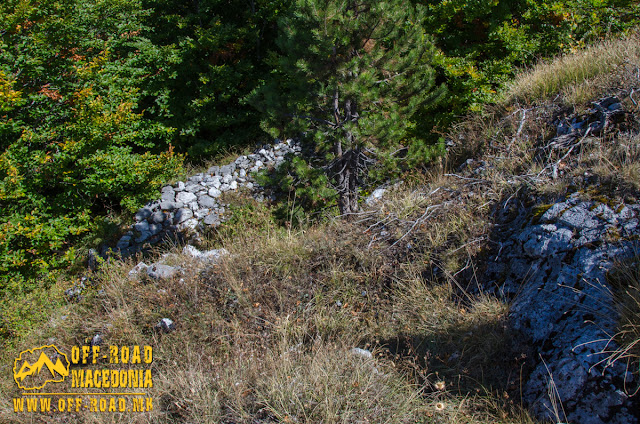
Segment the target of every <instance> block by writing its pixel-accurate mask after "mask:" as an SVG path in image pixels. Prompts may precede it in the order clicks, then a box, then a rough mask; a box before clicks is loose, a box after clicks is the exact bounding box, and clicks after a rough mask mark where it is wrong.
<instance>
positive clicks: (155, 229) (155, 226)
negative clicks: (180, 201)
mask: <svg viewBox="0 0 640 424" xmlns="http://www.w3.org/2000/svg"><path fill="white" fill-rule="evenodd" d="M160 231H162V225H160V224H151V225H149V233H151V235H152V236H155V235H156V234H158V233H160Z"/></svg>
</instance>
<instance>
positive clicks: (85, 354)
mask: <svg viewBox="0 0 640 424" xmlns="http://www.w3.org/2000/svg"><path fill="white" fill-rule="evenodd" d="M88 358H89V346H82V363H83V364H86V363H87V359H88Z"/></svg>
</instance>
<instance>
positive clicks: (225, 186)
mask: <svg viewBox="0 0 640 424" xmlns="http://www.w3.org/2000/svg"><path fill="white" fill-rule="evenodd" d="M230 188H231V187H230V186H229V184H222V185H221V186H220V191H222V192H225V191H229V189H230Z"/></svg>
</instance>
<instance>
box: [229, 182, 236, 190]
mask: <svg viewBox="0 0 640 424" xmlns="http://www.w3.org/2000/svg"><path fill="white" fill-rule="evenodd" d="M237 189H238V182H237V181H231V183H229V190H237Z"/></svg>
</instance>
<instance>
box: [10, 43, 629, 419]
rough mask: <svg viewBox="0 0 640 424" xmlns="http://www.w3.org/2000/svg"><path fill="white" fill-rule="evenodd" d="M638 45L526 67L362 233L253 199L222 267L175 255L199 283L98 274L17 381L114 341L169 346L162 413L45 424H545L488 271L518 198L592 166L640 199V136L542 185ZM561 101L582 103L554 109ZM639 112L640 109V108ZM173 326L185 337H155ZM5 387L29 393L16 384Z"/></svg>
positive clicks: (543, 191) (586, 155)
mask: <svg viewBox="0 0 640 424" xmlns="http://www.w3.org/2000/svg"><path fill="white" fill-rule="evenodd" d="M638 45H639V43H638V39H637V37H635V38H634V37H631V38H630V39H629V40H627V41H612V42H609V44H607V45H606V47H594V48H593V49H591V50H587V51H585V52H581V53H579V54H578V55H576V56H572V57H566V58H561V59H559V60H558V61H556V62H553V63H550V64H543V65H540V66H538V67H536V68H535V69H533V70H532V71H531V72H529V73H526V74H523V75H522V76H521V77H520V78H519V79H518V81H517V82H516V83H515V84H514V86H513V88H512V89H511V90H510V91H509V93H508V94H507V95H506V96H505V100H504V103H503V104H502V105H497V106H495V107H493V109H491V110H489V109H488V110H487V111H486V112H485V114H484V115H483V116H478V117H474V118H470V119H469V120H467V121H465V122H464V123H462V124H460V126H459V127H458V128H457V129H456V130H455V131H454V132H453V134H452V138H453V139H454V141H456V142H457V145H458V146H457V147H456V148H455V149H454V150H455V151H453V152H451V155H450V157H449V158H448V159H449V161H448V162H447V164H444V165H443V166H442V167H441V168H440V169H435V170H434V171H433V172H432V174H431V175H428V176H421V177H415V176H414V177H413V178H410V179H408V180H407V182H406V183H405V184H404V185H403V186H401V187H400V188H398V189H395V190H393V191H392V192H391V193H390V195H389V196H388V198H387V199H386V200H385V202H383V203H381V204H378V205H376V206H374V207H371V208H369V209H368V210H367V212H366V213H363V214H362V215H361V216H360V217H359V218H357V219H356V220H354V221H353V222H350V223H346V222H343V221H338V220H332V221H329V222H327V223H325V224H321V225H317V226H313V227H309V228H304V229H303V230H298V231H292V230H287V229H286V228H282V227H279V226H277V225H275V224H274V223H273V221H272V219H271V217H270V214H269V210H268V209H267V208H266V207H264V206H262V205H258V204H253V203H251V202H249V201H247V202H245V204H244V205H242V206H240V207H239V208H240V209H239V210H240V212H238V213H237V214H236V218H234V219H233V220H232V221H231V222H229V223H227V224H225V225H224V226H223V227H221V228H220V229H219V231H218V232H217V233H216V234H213V235H212V236H211V238H210V239H209V240H208V241H207V243H209V244H210V245H211V246H224V247H225V248H226V249H228V250H229V251H230V253H231V255H230V256H229V257H227V258H226V259H225V260H224V261H223V262H222V263H220V264H219V265H217V266H214V267H208V268H206V267H203V266H202V265H201V264H198V263H197V262H194V261H193V260H190V259H189V258H187V257H184V256H182V255H180V253H179V251H180V249H179V248H174V250H173V251H174V253H175V257H174V258H173V260H174V261H176V262H177V263H181V264H182V265H183V266H184V268H185V269H186V270H187V271H186V273H185V275H184V276H182V277H181V278H176V279H174V280H171V281H160V282H158V281H147V282H141V281H130V280H129V279H128V278H127V272H128V271H129V269H131V268H132V266H133V265H134V262H132V261H128V262H124V263H122V262H114V263H111V264H106V265H105V266H104V267H103V268H102V269H101V270H100V271H99V272H98V273H96V275H94V279H95V282H96V283H97V284H96V286H97V287H100V288H102V289H103V290H104V291H103V292H99V291H98V290H97V289H95V290H92V291H90V292H89V294H88V295H87V296H86V297H85V298H84V299H83V300H82V301H81V302H80V303H76V304H68V305H66V306H64V307H63V308H61V309H60V310H59V311H57V313H55V314H53V315H52V317H51V319H50V321H49V322H48V323H46V325H43V326H42V327H39V328H37V329H34V330H33V332H32V334H31V335H30V337H29V338H28V339H25V340H19V341H16V346H15V347H12V348H10V349H7V350H4V351H3V357H2V359H1V360H0V364H1V365H0V366H1V367H2V368H3V372H4V374H5V375H10V372H11V370H10V367H11V366H12V365H13V358H14V357H15V356H16V354H17V352H19V351H20V350H22V349H23V348H27V347H34V345H35V344H38V343H42V342H44V341H47V340H50V341H51V342H53V343H55V344H56V345H57V346H58V347H59V348H61V349H63V350H67V351H68V350H69V349H70V348H71V346H74V345H80V344H85V343H87V342H88V340H90V339H91V338H92V337H93V335H94V334H96V333H100V334H102V335H103V338H104V339H105V344H106V345H116V344H118V345H134V344H150V345H152V346H154V364H153V370H154V371H153V372H154V387H153V389H151V390H149V393H150V394H151V395H152V396H153V397H154V402H155V405H154V410H153V412H151V413H147V414H141V415H136V414H131V413H128V414H124V415H122V414H119V413H111V414H95V413H94V414H90V413H81V414H79V415H75V414H71V415H68V416H62V415H60V414H58V415H53V416H46V415H36V416H35V417H37V418H36V419H35V421H36V422H40V421H42V422H69V421H71V422H76V421H77V422H167V423H179V422H208V423H217V422H247V423H257V422H309V423H317V422H325V423H342V422H344V423H347V422H370V423H383V422H384V423H387V422H399V423H403V422H406V423H414V422H428V423H432V422H433V423H465V422H468V423H496V422H498V423H532V422H534V421H533V420H532V419H531V418H530V417H528V416H527V414H526V413H525V412H522V411H521V409H520V408H519V403H520V402H519V397H518V393H519V387H520V380H519V379H520V377H521V375H522V374H523V373H526V366H525V362H526V361H525V359H526V346H521V345H520V344H519V343H518V340H517V338H515V337H514V336H513V335H512V334H510V332H509V330H508V328H507V327H506V315H507V313H508V308H509V307H508V305H507V304H505V303H503V302H501V301H500V300H498V299H495V298H492V297H490V296H487V295H484V294H482V293H478V292H477V290H474V288H473V283H474V281H475V279H474V273H475V270H476V269H477V267H478V266H479V265H480V264H481V261H482V258H483V257H484V255H485V254H486V253H485V252H486V251H487V250H488V249H490V248H491V246H490V245H489V242H488V240H487V234H488V232H489V230H490V225H491V212H492V210H493V208H494V207H496V205H498V204H499V203H500V202H501V201H502V200H503V199H507V198H509V197H512V196H521V195H522V193H523V192H525V191H529V192H534V193H535V195H536V196H537V197H538V198H540V197H547V198H549V199H551V200H552V199H554V198H558V197H560V196H562V195H563V194H565V193H566V191H567V190H569V188H568V187H569V186H570V185H572V184H573V182H572V179H574V177H577V176H580V175H583V174H584V172H585V170H588V171H589V172H591V173H595V174H597V175H600V176H602V178H603V181H605V182H606V186H605V188H604V190H606V194H607V195H609V196H619V197H625V196H627V197H628V196H632V195H633V194H634V193H636V192H637V190H638V189H639V187H638V184H639V183H638V181H640V180H639V179H638V176H639V170H640V169H639V168H638V163H639V161H638V159H639V158H638V155H639V154H640V150H638V147H637V146H638V141H640V140H638V136H625V135H617V139H616V142H615V143H610V142H607V143H596V142H594V143H591V144H589V143H586V144H585V148H584V149H583V150H582V152H581V155H580V157H576V158H570V159H569V160H567V163H566V164H565V165H566V166H565V167H564V170H565V176H564V177H563V178H559V179H557V180H551V179H550V178H546V177H544V175H542V176H541V174H540V171H541V170H542V166H541V165H540V164H539V163H538V162H536V161H534V158H533V154H534V150H535V149H533V146H534V144H535V143H536V142H538V141H540V140H541V139H543V138H545V137H546V136H548V135H549V134H548V132H549V128H550V127H549V125H548V122H549V121H550V119H551V117H552V116H553V115H554V114H556V113H558V112H559V111H562V110H567V108H575V109H577V110H580V109H582V108H584V107H585V106H587V105H588V104H587V103H584V100H585V99H594V98H597V97H598V96H600V95H602V94H604V93H609V92H615V91H619V90H621V89H628V88H629V87H640V80H638V76H637V70H638V69H639V68H640V54H639V53H638V49H637V46H638ZM633 46H635V50H634V47H633ZM603 49H604V50H603ZM603 51H606V52H607V53H608V54H611V57H624V60H621V61H618V62H614V63H611V62H607V63H608V65H607V66H608V67H606V72H599V70H603V69H604V68H605V67H603V66H598V67H597V69H595V70H594V71H589V72H587V71H585V72H582V71H580V72H578V71H576V69H581V67H585V68H588V67H591V64H592V62H593V61H594V60H595V59H596V58H598V57H600V56H601V55H602V52H603ZM559 64H560V65H559ZM596 71H598V72H596ZM565 74H566V75H565ZM550 75H553V76H554V77H557V81H556V80H554V81H551V80H552V78H551V77H550ZM547 85H548V86H547ZM554 93H561V94H562V95H563V96H564V97H563V98H562V99H559V100H558V99H555V103H553V102H551V100H554V99H552V98H550V96H555V94H554ZM575 93H580V94H579V95H577V94H575ZM574 101H575V102H577V103H576V104H575V105H574V104H572V102H574ZM625 107H627V109H629V110H635V111H636V112H637V105H634V104H633V102H632V101H631V100H630V99H628V98H627V100H626V101H625ZM525 109H526V110H527V112H526V113H524V112H523V110H525ZM523 116H524V119H523ZM594 141H597V140H594ZM468 157H474V158H476V159H478V160H485V161H486V162H487V163H490V164H491V167H488V168H487V171H486V172H485V173H484V174H483V175H482V177H481V180H482V181H483V182H482V184H478V181H479V180H480V179H477V180H478V181H476V180H475V179H473V177H472V176H470V174H464V175H462V171H460V172H458V171H454V170H455V169H457V165H458V163H460V162H461V161H462V160H465V159H467V158H468ZM456 172H457V173H456ZM534 177H535V178H534ZM469 178H472V179H469ZM578 188H580V187H578ZM583 188H584V189H587V187H583ZM572 189H575V187H573V188H572ZM147 263H149V262H148V261H147ZM472 293H474V294H472ZM636 314H637V312H636ZM631 316H633V313H632V314H631ZM63 317H65V318H64V319H63ZM163 317H169V318H171V319H172V320H174V321H175V322H176V325H177V329H176V331H175V332H172V333H170V334H160V333H157V332H156V331H154V330H153V327H154V326H155V324H156V323H157V322H158V320H159V319H160V318H163ZM636 317H637V315H636ZM636 322H637V321H636ZM353 347H360V348H365V349H369V350H370V351H371V352H373V356H372V358H363V357H360V356H358V355H354V354H352V353H350V349H351V348H353ZM9 364H11V365H9ZM0 391H2V398H3V399H9V398H11V397H14V396H17V395H18V393H19V391H18V390H17V388H16V387H15V384H14V383H13V381H12V380H9V379H4V380H2V386H0ZM10 406H11V405H10V403H9V401H8V400H3V402H2V403H0V420H1V421H3V422H13V421H15V422H32V420H33V418H34V416H33V415H31V414H24V415H16V414H14V413H13V412H12V408H10Z"/></svg>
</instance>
